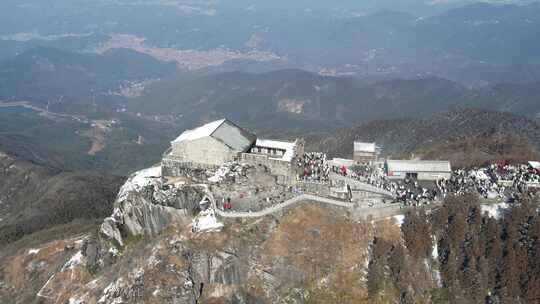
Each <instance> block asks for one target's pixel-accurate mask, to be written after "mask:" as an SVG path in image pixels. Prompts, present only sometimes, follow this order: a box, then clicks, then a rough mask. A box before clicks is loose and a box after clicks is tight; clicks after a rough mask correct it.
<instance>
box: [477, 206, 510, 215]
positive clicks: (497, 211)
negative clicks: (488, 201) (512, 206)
mask: <svg viewBox="0 0 540 304" xmlns="http://www.w3.org/2000/svg"><path fill="white" fill-rule="evenodd" d="M508 207H509V206H508V204H507V203H498V204H493V205H482V206H481V209H482V213H486V212H487V214H488V216H489V217H492V218H495V219H499V218H500V217H501V213H502V212H503V211H504V210H505V209H508Z"/></svg>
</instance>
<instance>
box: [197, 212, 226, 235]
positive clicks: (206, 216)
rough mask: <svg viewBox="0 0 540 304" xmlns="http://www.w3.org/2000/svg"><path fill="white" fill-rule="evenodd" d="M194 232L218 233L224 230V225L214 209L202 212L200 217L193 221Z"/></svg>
mask: <svg viewBox="0 0 540 304" xmlns="http://www.w3.org/2000/svg"><path fill="white" fill-rule="evenodd" d="M192 227H193V231H196V232H201V231H216V230H221V228H223V223H221V222H219V221H218V219H217V217H216V213H215V211H214V209H207V210H204V211H201V212H200V213H199V215H198V216H197V217H196V218H195V219H193V226H192Z"/></svg>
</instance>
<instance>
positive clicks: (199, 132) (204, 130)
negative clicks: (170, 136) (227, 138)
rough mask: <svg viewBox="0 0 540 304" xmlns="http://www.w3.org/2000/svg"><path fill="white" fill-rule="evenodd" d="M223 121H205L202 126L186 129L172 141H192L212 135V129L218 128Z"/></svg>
mask: <svg viewBox="0 0 540 304" xmlns="http://www.w3.org/2000/svg"><path fill="white" fill-rule="evenodd" d="M224 122H225V119H220V120H216V121H213V122H210V123H207V124H205V125H203V126H200V127H198V128H195V129H192V130H186V131H184V132H183V133H182V134H180V136H178V138H176V139H175V140H174V141H173V142H172V143H179V142H183V141H192V140H196V139H200V138H203V137H207V136H210V135H212V133H214V131H216V130H217V128H219V126H221V125H222V124H223V123H224Z"/></svg>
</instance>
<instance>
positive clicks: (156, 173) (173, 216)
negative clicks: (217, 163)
mask: <svg viewBox="0 0 540 304" xmlns="http://www.w3.org/2000/svg"><path fill="white" fill-rule="evenodd" d="M159 169H160V168H159V167H156V168H150V169H146V170H142V171H139V172H137V173H135V174H133V175H132V176H131V177H130V178H129V179H128V180H127V182H126V183H125V184H124V186H122V188H121V189H120V193H119V195H118V198H117V200H116V202H115V207H114V211H113V214H112V215H111V216H110V217H108V218H106V219H105V220H104V221H103V224H102V225H101V233H102V234H103V235H104V236H106V237H107V238H109V239H111V240H114V241H116V242H117V244H118V245H120V246H123V245H124V239H123V238H125V237H126V236H140V235H144V236H156V235H157V234H158V233H160V232H161V231H163V230H164V229H165V228H167V227H168V226H169V225H170V224H171V223H173V222H187V221H189V220H191V217H192V216H193V215H195V214H196V213H197V212H198V211H199V210H198V208H199V202H200V201H201V199H202V198H203V196H204V188H202V187H195V186H175V185H165V184H163V183H162V181H161V171H160V170H159Z"/></svg>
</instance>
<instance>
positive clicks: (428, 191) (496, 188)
mask: <svg viewBox="0 0 540 304" xmlns="http://www.w3.org/2000/svg"><path fill="white" fill-rule="evenodd" d="M348 176H349V177H352V178H355V179H359V180H361V181H363V182H366V183H369V184H371V185H373V186H375V187H378V188H381V189H384V190H387V191H390V192H391V193H393V194H394V195H395V197H396V198H395V202H398V203H402V204H404V205H412V206H418V205H421V204H429V203H431V202H433V201H437V200H441V199H444V198H445V197H447V196H448V195H462V194H465V193H478V194H479V195H480V196H482V197H484V198H486V199H504V200H507V201H513V200H515V199H518V198H519V197H523V196H524V195H532V194H533V193H534V191H535V187H531V185H534V186H537V185H535V183H540V172H539V171H538V170H537V169H535V168H532V167H530V166H527V165H500V164H492V165H490V166H487V167H484V168H471V169H459V170H454V171H453V172H452V176H451V177H450V179H441V180H437V181H436V182H435V183H434V184H431V185H430V184H428V183H419V182H418V181H416V180H414V179H411V178H405V179H404V180H400V181H394V180H390V179H389V178H388V177H387V176H386V174H385V173H384V170H383V168H381V167H373V166H368V165H360V166H355V167H353V168H351V169H350V170H349V173H348Z"/></svg>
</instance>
